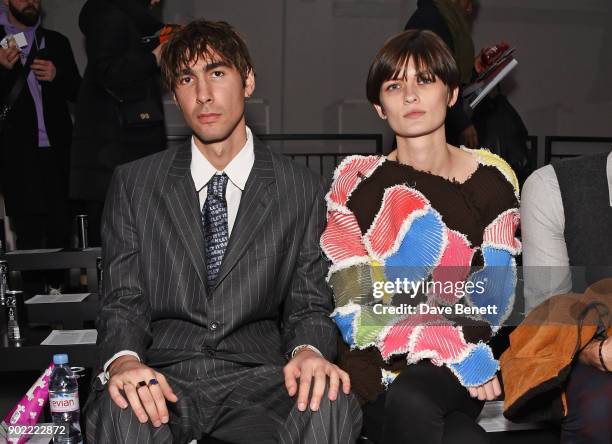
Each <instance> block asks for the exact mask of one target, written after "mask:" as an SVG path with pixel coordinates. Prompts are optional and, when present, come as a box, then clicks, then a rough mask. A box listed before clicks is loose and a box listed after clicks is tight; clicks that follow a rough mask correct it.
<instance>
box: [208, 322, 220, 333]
mask: <svg viewBox="0 0 612 444" xmlns="http://www.w3.org/2000/svg"><path fill="white" fill-rule="evenodd" d="M208 328H209V329H210V331H215V330H216V329H218V328H219V323H218V322H217V321H213V322H211V323H210V325H209V326H208Z"/></svg>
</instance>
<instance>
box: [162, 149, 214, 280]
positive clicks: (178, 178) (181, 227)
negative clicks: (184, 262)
mask: <svg viewBox="0 0 612 444" xmlns="http://www.w3.org/2000/svg"><path fill="white" fill-rule="evenodd" d="M190 166H191V145H190V144H186V145H184V146H182V147H180V148H179V149H178V151H177V153H176V155H175V157H174V160H173V163H172V166H171V167H170V171H169V172H168V178H167V180H166V184H165V187H164V190H163V193H162V194H163V196H164V200H165V203H166V207H167V208H168V212H169V213H170V217H171V219H172V222H173V223H174V225H175V227H176V228H177V232H178V234H179V237H180V238H181V240H182V242H183V245H184V247H185V249H186V250H187V253H188V255H189V258H190V259H191V262H192V263H193V266H194V268H195V270H196V273H197V274H198V277H199V278H200V281H201V282H202V286H203V287H204V289H206V276H205V274H206V271H205V270H206V259H205V257H206V256H205V252H204V236H203V234H202V225H201V218H202V215H201V210H200V208H199V206H200V205H199V200H198V194H197V192H196V189H195V184H194V183H193V178H192V177H191V170H190Z"/></svg>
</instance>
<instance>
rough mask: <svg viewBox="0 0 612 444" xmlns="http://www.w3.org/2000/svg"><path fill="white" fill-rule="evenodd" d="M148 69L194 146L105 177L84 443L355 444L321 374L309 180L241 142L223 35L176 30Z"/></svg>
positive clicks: (244, 57) (245, 80)
mask: <svg viewBox="0 0 612 444" xmlns="http://www.w3.org/2000/svg"><path fill="white" fill-rule="evenodd" d="M162 73H163V75H164V79H165V81H166V83H167V84H168V86H169V87H170V88H171V89H172V90H173V92H174V94H175V99H176V102H177V105H178V106H179V108H180V109H181V110H182V112H183V115H184V117H185V120H186V121H187V123H188V124H189V126H190V127H191V128H192V130H193V137H192V141H191V144H189V145H187V146H184V147H180V148H178V149H169V150H166V151H165V152H162V153H159V154H155V155H153V156H150V157H147V158H144V159H141V160H138V161H136V162H133V163H130V164H126V165H124V166H121V167H119V168H118V169H117V170H116V172H115V174H114V177H113V180H112V184H111V188H110V190H109V194H108V197H107V203H106V208H105V212H104V217H103V225H102V226H103V232H102V238H103V251H104V253H103V255H104V257H103V262H104V284H103V288H104V289H103V294H102V304H101V305H102V306H101V310H100V314H99V318H98V332H99V336H98V338H99V339H98V345H99V349H100V368H101V369H103V372H102V373H101V374H100V376H99V379H97V380H96V384H95V389H94V391H93V393H92V394H91V396H90V398H89V401H88V405H87V406H86V426H87V437H88V439H89V441H90V442H96V443H97V442H113V443H116V442H129V443H136V442H149V441H152V442H160V443H162V442H163V443H165V442H172V441H174V442H187V441H189V440H191V439H200V438H202V437H206V436H210V437H213V438H217V439H220V440H223V441H228V442H244V443H265V442H320V443H322V442H342V443H345V442H346V443H348V442H353V441H355V440H356V438H357V436H358V433H359V430H360V427H361V411H360V408H359V405H358V404H357V402H356V400H355V398H354V397H353V396H352V395H351V394H350V393H349V391H350V382H349V379H348V375H347V374H346V373H345V372H343V371H342V370H340V369H339V368H338V367H336V366H335V365H334V364H332V363H331V361H332V360H333V359H334V356H335V350H336V331H335V327H334V325H333V324H332V323H331V321H330V319H329V316H328V315H329V313H330V311H331V308H332V301H331V294H330V291H329V289H328V287H327V284H326V283H325V279H324V278H325V274H326V271H327V270H326V265H325V263H324V261H323V259H322V255H321V253H320V250H319V238H320V235H321V233H322V231H323V228H324V224H325V216H324V213H325V209H324V199H323V198H324V193H325V186H324V183H323V181H322V180H321V179H320V178H318V177H316V176H315V175H314V174H313V173H311V172H309V171H308V170H307V169H306V168H303V167H301V166H299V165H297V164H294V163H293V162H292V161H290V160H288V159H286V158H284V157H282V156H279V155H276V154H273V153H272V152H271V151H270V150H269V149H268V148H266V147H264V146H262V145H261V144H260V143H258V142H257V141H254V140H253V136H252V134H251V132H250V130H249V129H248V127H247V126H246V124H245V119H244V100H245V98H247V97H249V96H250V95H251V94H252V92H253V90H254V87H255V78H254V73H253V68H252V65H251V62H250V57H249V54H248V50H247V48H246V45H245V43H244V42H243V41H242V40H241V39H240V37H239V36H238V35H236V33H235V32H234V31H233V29H232V28H231V27H230V26H229V25H228V24H226V23H223V22H206V21H203V20H201V21H196V22H193V23H191V24H189V25H187V26H186V27H185V28H183V29H182V30H180V31H178V32H177V33H176V35H175V36H174V37H173V38H172V40H171V41H170V42H169V43H168V44H167V45H166V48H165V49H164V53H163V56H162Z"/></svg>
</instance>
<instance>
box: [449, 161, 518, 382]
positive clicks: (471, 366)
mask: <svg viewBox="0 0 612 444" xmlns="http://www.w3.org/2000/svg"><path fill="white" fill-rule="evenodd" d="M476 155H477V157H478V158H479V162H480V163H481V164H484V165H489V166H494V167H495V168H496V169H497V170H498V172H499V175H498V177H499V181H500V182H499V183H500V184H503V186H500V187H499V193H511V192H514V196H499V198H500V200H504V201H508V202H515V205H509V206H508V207H507V208H505V209H504V210H503V211H501V212H500V213H499V214H498V215H497V216H496V217H494V218H492V219H493V220H492V221H491V222H490V223H488V224H487V225H486V227H485V229H484V232H483V240H482V244H481V246H480V252H481V254H482V258H483V262H484V264H483V267H482V268H481V269H480V270H478V271H476V272H474V273H472V274H471V275H470V276H469V277H468V279H467V282H468V283H471V284H472V285H471V288H472V291H470V292H469V293H468V294H466V296H465V300H466V305H468V306H470V307H471V308H475V309H476V310H478V311H479V312H477V313H476V315H475V316H473V318H474V319H475V322H474V323H472V324H471V325H470V326H467V325H464V326H463V327H460V328H461V329H462V331H463V332H464V333H465V336H468V335H467V333H466V332H467V331H468V330H469V329H470V328H471V327H473V326H474V325H475V324H476V322H482V321H484V322H486V323H487V324H489V325H490V328H491V331H492V332H493V333H495V332H497V331H498V330H499V328H500V327H501V326H502V325H503V324H504V322H505V321H506V319H507V318H508V317H509V316H510V314H511V312H512V309H513V306H514V299H515V290H516V283H517V273H516V260H515V259H516V257H517V256H518V255H519V254H520V251H521V243H520V242H519V240H518V239H517V238H516V232H517V229H518V227H519V222H520V213H519V208H518V200H519V195H518V193H519V190H518V181H517V179H516V176H515V174H514V172H513V171H512V168H511V167H510V166H509V165H508V164H507V163H506V162H505V161H504V160H503V159H501V158H500V157H499V156H496V155H494V154H492V153H490V152H488V151H486V150H478V151H476ZM507 183H510V185H512V186H511V187H508V186H507ZM510 190H512V191H510ZM502 198H503V199H502ZM465 319H467V320H468V322H469V321H470V318H465ZM473 342H475V343H468V348H467V349H466V353H465V354H464V356H463V357H462V359H460V360H455V361H453V362H448V363H446V365H447V366H448V367H449V368H450V369H451V371H453V373H454V374H455V375H456V376H457V378H458V379H459V380H460V381H461V383H462V385H464V386H477V385H481V384H483V383H484V382H486V381H488V380H489V379H491V378H492V377H493V376H494V375H495V372H497V370H499V364H498V362H497V361H496V360H495V359H494V358H493V353H492V351H491V349H490V347H489V346H488V345H487V344H486V343H485V342H483V341H482V340H478V341H473Z"/></svg>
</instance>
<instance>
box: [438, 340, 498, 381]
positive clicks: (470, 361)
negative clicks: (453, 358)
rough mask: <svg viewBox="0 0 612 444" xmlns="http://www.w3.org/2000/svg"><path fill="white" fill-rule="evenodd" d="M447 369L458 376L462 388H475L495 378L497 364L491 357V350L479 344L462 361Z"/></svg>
mask: <svg viewBox="0 0 612 444" xmlns="http://www.w3.org/2000/svg"><path fill="white" fill-rule="evenodd" d="M449 367H451V368H452V369H453V370H454V371H455V373H457V374H458V375H459V377H460V378H461V380H462V384H463V386H465V387H475V386H478V385H482V384H484V383H485V382H487V381H488V380H489V379H491V378H492V377H493V376H495V373H496V372H497V370H499V363H498V362H497V361H496V360H495V358H494V357H493V353H492V352H491V349H490V348H489V347H488V346H487V345H486V344H483V343H479V344H477V345H476V347H475V348H474V349H473V350H472V352H471V353H470V354H469V355H468V356H467V357H466V358H465V359H464V360H463V361H461V362H458V363H456V364H451V365H450V366H449Z"/></svg>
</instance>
